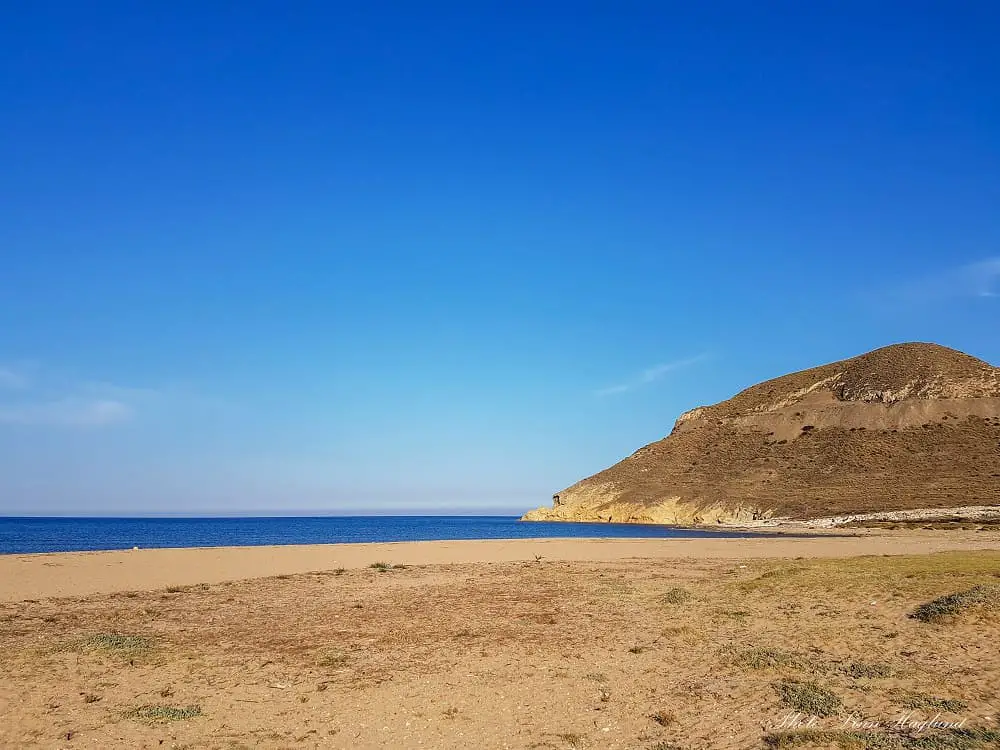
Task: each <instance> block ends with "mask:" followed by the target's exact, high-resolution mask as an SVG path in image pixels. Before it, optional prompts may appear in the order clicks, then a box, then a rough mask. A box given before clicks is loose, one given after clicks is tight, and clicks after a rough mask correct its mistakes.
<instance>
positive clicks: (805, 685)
mask: <svg viewBox="0 0 1000 750" xmlns="http://www.w3.org/2000/svg"><path fill="white" fill-rule="evenodd" d="M773 687H774V689H775V691H777V693H778V696H779V697H780V698H781V702H782V704H783V705H784V706H786V707H788V708H790V709H792V710H794V711H801V712H802V713H804V714H808V715H809V716H833V715H834V714H836V713H837V712H838V711H840V707H841V701H840V698H839V697H838V696H837V694H836V693H834V692H832V691H830V690H828V689H827V688H825V687H823V686H822V685H819V684H818V683H815V682H811V681H809V682H803V681H799V680H781V681H779V682H776V683H774V685H773Z"/></svg>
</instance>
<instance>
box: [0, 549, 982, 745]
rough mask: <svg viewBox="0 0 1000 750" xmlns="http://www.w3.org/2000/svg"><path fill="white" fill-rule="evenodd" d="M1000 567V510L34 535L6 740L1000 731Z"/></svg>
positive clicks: (25, 568) (8, 618)
mask: <svg viewBox="0 0 1000 750" xmlns="http://www.w3.org/2000/svg"><path fill="white" fill-rule="evenodd" d="M998 585H1000V535H998V534H997V533H996V532H992V531H984V532H972V531H955V532H952V531H948V532H944V531H941V532H937V531H924V532H915V531H910V532H885V531H881V530H873V531H872V530H860V531H859V532H858V533H857V534H856V535H855V534H852V535H850V536H838V535H820V536H817V537H815V538H792V537H787V536H774V537H770V538H755V539H722V538H719V539H692V540H679V539H668V540H664V539H656V540H645V539H615V540H580V539H559V540H554V539H549V540H517V541H475V542H468V541H461V542H416V543H395V544H367V545H365V544H359V545H327V546H308V547H257V548H216V549H169V550H136V551H121V552H98V553H59V554H38V555H9V556H4V557H0V600H2V601H0V647H2V648H0V677H2V679H0V713H2V715H3V716H4V717H5V720H4V722H2V724H0V746H2V747H5V748H6V747H11V748H14V747H17V748H21V747H40V748H41V747H45V748H52V747H66V748H71V747H102V748H105V747H121V748H145V747H149V748H154V747H165V748H251V747H252V748H300V747H308V748H382V747H393V748H396V747H399V748H411V747H412V748H418V747H426V748H467V747H476V748H643V749H650V750H680V749H683V750H691V749H692V748H694V749H706V750H715V749H716V748H719V749H732V750H746V749H747V748H759V747H859V748H867V747H887V748H896V747H900V748H910V747H913V748H917V747H921V748H923V747H942V748H944V747H948V748H950V747H962V748H966V747H967V748H979V747H997V746H998V745H997V744H990V743H993V742H1000V734H998V733H1000V722H998V721H997V716H998V712H1000V705H998V703H997V696H1000V653H998V651H997V649H996V641H997V638H998V637H1000V627H998V626H1000V619H998V612H1000V606H996V607H995V606H994V603H993V600H992V599H990V598H989V597H990V596H992V594H989V592H992V591H994V589H995V588H996V587H997V586H998ZM977 587H978V588H977ZM970 589H975V590H976V591H985V592H987V593H988V594H989V595H988V596H985V595H984V597H981V598H980V599H976V598H975V597H973V599H970V601H971V602H972V603H971V604H970V605H969V606H968V608H967V611H966V609H962V610H961V611H958V612H956V613H954V614H952V615H949V616H948V617H947V618H944V619H943V620H942V621H940V622H937V621H935V622H924V621H921V620H919V619H915V618H914V617H911V616H910V615H912V613H913V612H914V611H915V609H916V608H918V607H919V606H920V605H921V604H925V603H927V602H931V601H934V600H935V599H936V598H938V597H940V596H942V595H946V594H949V593H954V592H961V591H966V590H970ZM962 601H963V602H965V600H962ZM964 606H965V605H964V604H963V607H964ZM803 686H805V687H803ZM803 696H804V697H803ZM802 701H805V702H804V703H803V702H802ZM799 705H804V706H806V707H807V708H808V710H806V711H804V712H800V711H799V710H798V709H797V708H795V707H796V706H799ZM811 712H815V718H813V719H812V721H813V724H812V725H810V726H807V727H801V726H799V727H795V726H792V724H794V722H795V721H796V720H795V719H793V718H790V717H793V716H795V715H796V714H798V713H802V715H803V716H809V715H813V714H812V713H811ZM936 714H940V715H942V716H943V717H944V718H946V719H948V720H950V721H954V722H959V721H963V720H964V722H965V724H964V726H966V727H974V728H975V731H976V732H978V733H979V734H975V735H970V736H971V739H968V738H966V739H964V740H962V741H963V742H964V741H966V740H967V744H941V745H926V744H925V745H919V744H913V743H916V742H917V741H918V740H919V738H920V737H923V738H924V740H926V738H927V733H928V732H930V733H932V734H933V733H935V732H936V733H938V734H941V733H948V732H951V735H948V737H946V739H947V740H948V741H951V740H952V739H954V737H957V736H958V735H957V734H954V733H955V732H957V731H958V730H955V729H935V730H929V729H924V730H922V733H921V732H918V731H917V730H916V729H914V728H913V727H909V726H908V725H905V724H899V723H898V720H899V718H900V717H901V716H903V715H909V716H910V717H911V719H912V720H913V721H916V720H917V719H930V718H931V717H933V716H934V715H936ZM862 720H864V721H867V722H869V725H866V726H865V727H864V728H857V727H853V728H852V726H851V725H850V723H851V722H852V721H858V722H860V721H862ZM941 720H942V721H943V720H944V719H941ZM991 733H992V734H991ZM952 735H954V736H952ZM941 736H942V737H943V736H944V734H941ZM866 738H867V739H866ZM872 738H877V739H878V741H880V742H883V744H882V745H876V744H872V743H873V742H875V740H874V739H872ZM862 741H864V742H868V743H869V744H859V743H861V742H862ZM920 741H923V740H920ZM942 741H943V740H942ZM852 742H853V743H854V744H850V743H852ZM886 742H895V743H897V744H884V743H886ZM907 743H910V744H907Z"/></svg>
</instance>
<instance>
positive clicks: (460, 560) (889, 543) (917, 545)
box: [0, 529, 997, 601]
mask: <svg viewBox="0 0 1000 750" xmlns="http://www.w3.org/2000/svg"><path fill="white" fill-rule="evenodd" d="M996 546H997V535H996V533H995V532H987V533H979V534H972V533H969V534H936V535H927V536H922V535H920V534H912V533H909V534H907V533H903V534H892V533H889V532H885V531H883V532H880V533H876V532H872V531H869V530H865V529H861V530H856V531H855V530H852V531H844V532H830V533H818V532H817V533H814V534H812V535H810V536H793V535H788V534H774V535H770V536H761V537H754V538H748V539H732V538H725V537H722V536H720V537H719V538H717V539H713V538H707V539H706V538H697V539H511V540H483V541H479V540H477V541H464V540H463V541H443V542H390V543H376V544H317V545H287V546H268V547H208V548H192V549H188V548H182V549H138V550H122V551H112V552H60V553H50V554H31V555H0V601H18V600H23V599H42V598H46V597H52V596H85V595H88V594H97V593H112V592H119V591H130V590H148V589H155V588H161V587H164V586H189V585H193V584H201V583H210V584H211V583H222V582H225V581H233V580H241V579H248V578H262V577H267V576H276V575H292V574H296V573H309V572H313V571H322V570H329V569H333V568H344V569H347V570H354V569H357V568H364V567H367V566H368V565H370V564H372V563H373V562H377V561H380V560H388V561H392V562H393V563H394V564H400V565H456V564H471V563H500V562H519V561H533V560H534V559H535V557H536V556H541V558H542V559H543V560H546V561H563V562H574V561H575V562H608V561H614V560H625V559H629V558H660V559H664V558H670V559H692V560H718V559H737V558H746V559H759V558H780V557H798V556H806V557H848V556H854V555H876V554H887V555H907V554H919V553H927V552H943V551H948V550H973V549H982V548H996Z"/></svg>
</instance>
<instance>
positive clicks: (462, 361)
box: [0, 0, 1000, 515]
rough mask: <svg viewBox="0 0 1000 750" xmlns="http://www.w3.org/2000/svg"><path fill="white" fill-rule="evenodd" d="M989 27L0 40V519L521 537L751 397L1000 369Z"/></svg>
mask: <svg viewBox="0 0 1000 750" xmlns="http://www.w3.org/2000/svg"><path fill="white" fill-rule="evenodd" d="M998 25H1000V6H996V5H994V4H990V3H965V4H960V5H957V6H956V5H954V4H946V3H925V4H922V5H921V6H920V7H919V8H918V7H916V6H913V5H912V4H909V3H905V4H904V3H882V4H878V5H877V6H872V5H871V4H870V3H861V2H854V1H853V0H852V1H850V2H845V3H840V4H837V6H836V7H827V8H819V7H816V6H814V5H813V4H798V3H781V4H778V3H774V4H765V5H761V4H756V5H752V4H747V3H728V2H724V3H719V4H713V5H712V7H711V8H708V7H691V6H690V4H681V3H651V2H649V3H632V4H626V6H621V5H617V6H612V5H611V4H607V5H605V7H603V8H602V9H599V8H594V7H590V8H583V7H576V8H574V9H573V12H572V13H570V12H569V10H568V9H567V7H566V6H565V5H563V4H557V3H538V4H535V5H534V6H532V7H530V8H528V7H512V6H502V5H496V6H486V5H483V4H478V3H471V4H469V3H451V2H446V3H442V2H430V3H426V4H420V5H419V6H418V5H416V4H413V3H382V4H378V5H377V6H376V5H364V6H359V7H354V8H349V9H348V8H346V7H341V6H339V5H337V4H323V3H314V2H304V3H298V4H294V5H287V4H281V3H276V2H251V3H242V4H237V5H233V6H229V7H222V6H221V5H216V4H196V3H183V2H182V3H173V4H155V5H154V4H143V5H142V6H134V5H129V4H125V3H105V4H97V5H93V4H91V5H89V6H87V7H85V6H84V5H82V4H79V3H70V2H51V3H29V4H21V5H20V6H19V7H17V8H13V7H12V8H8V9H7V10H6V12H5V14H4V23H3V24H0V80H2V81H3V82H4V85H3V92H4V93H3V98H2V104H0V164H2V165H3V168H2V169H0V515H2V514H67V515H82V514H158V513H172V514H185V513H197V514H207V513H226V514H234V513H283V512H284V513H287V512H295V513H329V514H338V513H351V512H375V513H378V512H442V513H448V512H476V511H478V512H490V513H495V512H509V513H519V512H522V511H524V510H526V509H528V508H531V507H536V506H538V505H541V504H544V503H546V502H547V501H548V498H549V497H550V496H551V494H552V493H553V492H555V491H557V490H560V489H562V488H563V487H565V486H567V485H568V484H571V483H572V482H574V481H576V480H577V479H580V478H582V477H584V476H586V475H589V474H592V473H594V472H595V471H597V470H599V469H601V468H604V467H605V466H607V465H609V464H610V463H612V462H614V461H616V460H618V459H620V458H621V457H622V456H624V455H626V454H628V453H629V452H631V451H632V450H634V449H635V448H638V447H639V446H641V445H643V444H645V443H648V442H651V441H653V440H656V439H658V438H660V437H662V436H664V435H665V434H667V432H669V430H670V428H671V426H672V424H673V421H674V419H675V418H676V417H677V416H678V415H679V414H680V413H682V412H684V411H686V410H688V409H690V408H693V407H694V406H697V405H701V404H709V403H714V402H717V401H720V400H722V399H725V398H728V397H729V396H731V395H733V394H734V393H736V392H737V391H739V390H741V389H742V388H744V387H747V386H749V385H751V384H753V383H756V382H759V381H761V380H763V379H766V378H770V377H775V376H778V375H782V374H784V373H786V372H790V371H793V370H798V369H802V368H806V367H810V366H813V365H818V364H821V363H825V362H830V361H834V360H838V359H842V358H845V357H849V356H853V355H855V354H859V353H862V352H864V351H867V350H870V349H873V348H876V347H880V346H884V345H887V344H890V343H894V342H900V341H933V342H936V343H939V344H943V345H945V346H950V347H953V348H956V349H960V350H962V351H965V352H968V353H969V354H972V355H974V356H976V357H980V358H982V359H985V360H987V361H989V362H991V363H993V364H998V363H1000V337H998V336H997V333H996V332H997V331H998V330H1000V212H998V211H997V206H1000V98H998V97H997V96H996V83H997V81H998V80H1000V48H998V47H997V45H996V44H995V33H994V32H995V29H996V28H998Z"/></svg>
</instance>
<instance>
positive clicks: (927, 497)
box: [524, 343, 1000, 524]
mask: <svg viewBox="0 0 1000 750" xmlns="http://www.w3.org/2000/svg"><path fill="white" fill-rule="evenodd" d="M960 506H1000V368H996V367H993V366H991V365H989V364H987V363H986V362H983V361H981V360H978V359H976V358H974V357H970V356H969V355H967V354H963V353H962V352H958V351H955V350H953V349H948V348H946V347H943V346H938V345H935V344H922V343H912V344H896V345H893V346H888V347H885V348H882V349H877V350H875V351H873V352H869V353H868V354H863V355H861V356H858V357H854V358H852V359H847V360H843V361H841V362H834V363H832V364H827V365H822V366H820V367H815V368H812V369H810V370H804V371H802V372H797V373H792V374H790V375H785V376H784V377H780V378H776V379H774V380H768V381H766V382H764V383H760V384H758V385H755V386H753V387H751V388H748V389H746V390H745V391H743V392H741V393H738V394H737V395H736V396H734V397H733V398H731V399H729V400H728V401H723V402H722V403H719V404H716V405H714V406H706V407H699V408H697V409H693V410H692V411H689V412H687V413H686V414H683V415H682V416H681V417H680V418H679V419H678V420H677V423H676V424H675V425H674V428H673V431H672V432H671V433H670V435H669V436H668V437H666V438H664V439H663V440H660V441H658V442H655V443H651V444H649V445H647V446H645V447H643V448H640V449H639V450H638V451H636V452H635V453H633V454H632V455H631V456H629V457H628V458H626V459H625V460H624V461H621V462H619V463H617V464H615V465H614V466H612V467H610V468H608V469H605V470H604V471H601V472H599V473H597V474H595V475H594V476H592V477H589V478H587V479H584V480H582V481H580V482H577V483H576V484H574V485H573V486H572V487H569V488H567V489H565V490H563V491H562V492H559V493H558V494H556V495H555V496H553V507H551V508H539V509H537V510H533V511H530V512H528V513H527V514H525V516H524V520H567V521H568V520H591V521H595V520H601V521H615V522H635V523H672V524H703V523H727V522H729V523H743V522H751V521H759V520H761V519H768V518H777V517H781V518H790V519H813V518H823V517H830V516H842V515H848V514H861V513H873V512H880V511H901V510H909V509H920V508H942V509H944V508H956V507H960Z"/></svg>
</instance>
